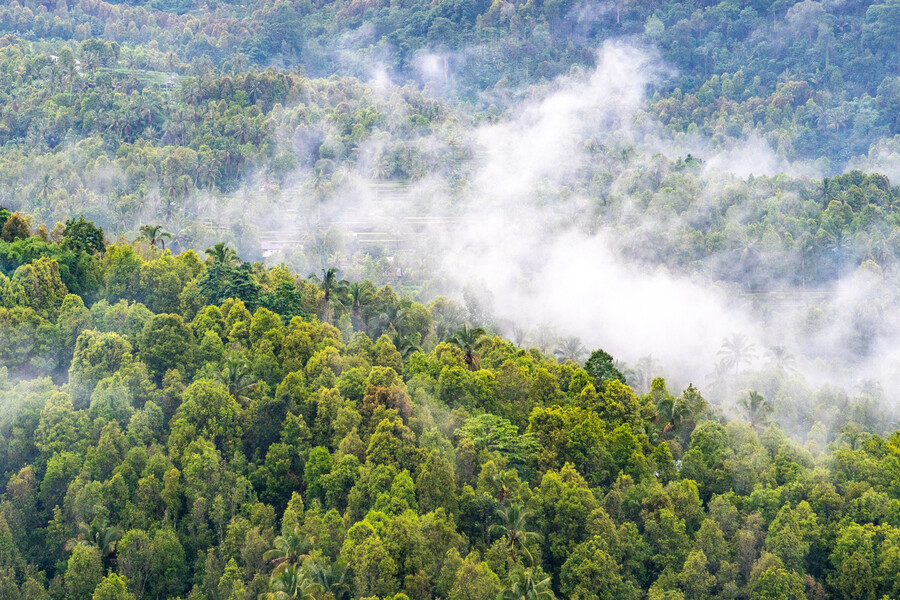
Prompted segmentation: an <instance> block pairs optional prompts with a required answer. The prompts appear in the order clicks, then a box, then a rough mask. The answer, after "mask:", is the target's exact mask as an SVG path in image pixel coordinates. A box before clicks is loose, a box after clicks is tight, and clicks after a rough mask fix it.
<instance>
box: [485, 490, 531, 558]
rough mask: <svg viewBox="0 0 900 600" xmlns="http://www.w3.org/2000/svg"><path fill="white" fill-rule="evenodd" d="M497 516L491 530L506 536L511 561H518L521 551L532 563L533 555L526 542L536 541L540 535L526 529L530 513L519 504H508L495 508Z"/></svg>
mask: <svg viewBox="0 0 900 600" xmlns="http://www.w3.org/2000/svg"><path fill="white" fill-rule="evenodd" d="M497 516H498V517H499V518H500V523H496V524H494V525H493V526H492V527H491V530H492V531H496V532H497V533H499V534H500V535H501V536H503V537H505V538H506V547H507V549H508V550H509V556H510V558H511V559H512V561H513V562H518V561H519V554H520V553H521V555H523V556H525V557H526V558H527V559H528V561H529V562H530V563H532V564H534V556H532V554H531V551H530V550H529V549H528V544H529V543H531V542H537V541H538V540H540V539H541V536H540V534H538V533H535V532H533V531H529V529H528V519H530V518H531V516H532V515H531V513H530V512H529V511H528V510H526V509H525V508H523V507H522V506H521V505H519V504H510V505H509V506H504V507H501V508H499V509H497Z"/></svg>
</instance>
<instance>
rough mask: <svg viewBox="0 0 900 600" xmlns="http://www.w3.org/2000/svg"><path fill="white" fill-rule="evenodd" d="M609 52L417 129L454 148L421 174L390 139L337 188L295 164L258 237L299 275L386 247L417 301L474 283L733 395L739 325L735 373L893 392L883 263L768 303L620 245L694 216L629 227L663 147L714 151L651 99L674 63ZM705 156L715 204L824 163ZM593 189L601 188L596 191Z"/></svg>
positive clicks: (892, 324)
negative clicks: (394, 160)
mask: <svg viewBox="0 0 900 600" xmlns="http://www.w3.org/2000/svg"><path fill="white" fill-rule="evenodd" d="M596 64H597V66H596V68H595V69H593V70H592V71H590V72H578V73H574V74H572V75H570V76H568V77H564V78H560V79H558V80H556V81H553V82H551V83H550V84H549V85H546V86H544V87H542V88H541V89H540V90H537V91H535V92H534V93H533V94H532V96H531V97H530V98H529V99H528V100H526V101H523V102H521V103H519V104H517V105H515V106H512V107H509V109H508V110H507V111H506V113H505V116H504V117H503V118H501V119H498V120H495V121H492V122H483V123H482V124H480V125H473V126H468V125H465V124H460V123H451V124H449V125H446V126H445V129H444V130H443V131H441V132H440V135H436V134H433V135H430V136H425V137H419V138H417V139H416V140H413V141H411V142H410V143H411V144H415V145H417V146H418V147H419V149H420V150H422V151H423V152H425V153H429V152H430V153H432V154H433V155H436V156H445V157H454V158H453V159H452V160H451V159H450V158H448V160H447V161H445V162H444V164H442V165H441V166H440V167H438V168H435V169H431V170H430V171H429V172H428V173H427V174H426V175H424V176H422V177H420V178H418V179H417V180H415V181H414V182H411V183H409V184H399V183H392V182H384V181H379V177H378V176H377V156H378V154H379V152H380V148H378V143H379V142H378V141H377V138H376V140H375V141H370V142H369V145H368V146H366V147H363V148H360V150H359V152H358V160H357V163H356V167H355V168H354V169H352V170H349V171H346V172H340V173H337V174H335V175H334V176H333V177H332V178H331V183H330V185H331V186H332V187H331V188H329V189H328V190H326V191H324V192H323V191H322V190H321V189H320V187H318V186H319V183H318V181H319V180H320V179H321V174H320V173H318V172H316V171H315V170H313V169H309V170H304V171H301V172H298V173H296V174H295V176H294V177H293V178H292V180H293V181H294V182H296V184H295V186H294V187H293V188H291V187H289V186H288V187H286V188H285V190H283V191H282V196H281V198H280V199H279V200H277V201H273V202H272V203H271V204H270V205H267V206H268V207H269V208H270V209H271V210H266V211H263V212H265V213H266V214H265V215H264V219H260V222H259V228H260V230H261V232H263V235H261V237H264V238H266V239H268V240H270V242H269V243H268V245H267V247H268V248H269V252H271V253H272V255H271V256H270V257H269V260H270V261H275V262H277V261H280V260H288V262H289V264H292V265H293V266H294V267H295V268H297V269H301V273H302V269H303V268H306V269H308V270H310V271H313V270H315V271H318V270H319V269H320V268H324V267H326V266H334V265H337V266H339V267H347V269H346V273H345V274H346V276H349V277H353V276H371V274H372V273H371V272H363V271H360V270H359V269H358V268H350V267H349V263H351V262H353V261H352V260H351V259H352V257H351V256H349V255H348V252H352V251H356V252H358V253H359V254H357V257H356V258H357V260H356V262H357V263H358V262H359V261H358V258H359V255H360V254H364V253H366V252H371V253H373V254H374V255H376V256H380V257H381V258H382V262H384V261H387V264H388V265H389V267H390V268H389V269H388V270H389V272H390V274H391V276H392V277H391V278H388V279H387V280H388V281H390V282H392V283H394V284H399V285H403V284H404V283H405V282H404V280H403V276H404V274H405V273H407V274H408V273H416V275H417V277H418V279H419V280H420V281H421V282H424V284H423V285H421V286H418V287H417V290H416V291H417V293H418V295H419V299H420V300H422V301H428V300H430V299H431V298H432V297H434V296H435V295H437V294H446V295H451V296H455V297H457V298H459V299H460V300H462V298H463V290H468V291H469V292H470V293H473V292H472V291H473V290H475V291H476V292H475V293H476V295H477V296H478V298H479V299H480V302H481V304H482V305H484V308H485V309H486V313H487V314H488V315H490V322H489V323H487V325H490V326H492V327H493V328H495V329H497V330H500V331H501V332H502V333H504V334H506V335H508V336H510V337H515V335H514V330H515V331H521V330H527V331H531V332H537V331H540V330H543V331H547V330H552V331H553V332H555V334H556V335H558V336H560V337H570V336H577V337H579V338H580V339H581V340H582V342H583V343H584V344H585V346H586V347H587V348H589V349H594V348H599V347H602V348H604V349H605V350H607V351H608V352H610V353H611V354H612V355H613V356H614V357H616V358H617V359H619V360H621V361H624V362H626V363H630V364H637V363H639V362H642V364H643V365H644V367H643V368H644V371H648V370H649V371H650V372H644V373H643V376H642V380H647V379H649V377H651V376H655V375H665V376H666V377H667V378H668V382H669V387H670V389H672V390H673V391H674V390H680V389H682V388H684V387H686V386H687V385H688V384H689V383H693V384H694V385H696V386H697V387H699V388H700V389H701V391H702V392H704V393H705V394H708V395H711V396H719V399H722V400H726V401H728V402H727V403H730V402H733V401H734V399H735V398H737V397H738V396H739V395H740V394H742V393H744V394H745V392H746V389H745V388H744V387H743V386H744V385H748V386H749V385H752V384H755V383H757V382H758V380H754V379H752V378H750V379H747V378H744V379H740V378H738V377H736V378H735V380H734V381H733V382H732V384H731V385H729V386H726V389H727V392H723V391H722V390H721V389H718V390H717V385H718V384H717V369H718V372H719V375H721V372H722V371H723V370H724V367H723V366H722V365H721V364H720V363H721V359H722V352H721V349H722V345H723V341H724V340H726V339H730V340H734V336H735V335H739V336H745V337H746V343H747V344H752V346H753V349H752V351H750V352H748V353H747V357H746V362H745V363H740V362H739V363H738V364H737V365H736V366H734V367H732V369H730V370H729V372H730V371H731V370H733V371H735V375H736V376H737V375H739V374H740V371H741V370H746V371H750V370H754V369H762V370H764V369H765V368H768V367H767V365H774V364H776V363H779V364H781V362H783V360H781V361H780V360H779V359H777V356H782V357H783V356H784V355H788V356H790V357H791V358H790V360H789V362H790V368H789V370H790V371H792V372H797V373H798V374H800V375H801V376H802V377H804V378H805V380H806V382H807V384H808V385H809V386H810V387H813V388H815V387H819V386H822V385H825V384H828V385H836V386H839V387H843V388H844V389H845V390H847V394H850V395H852V394H855V393H858V392H859V390H860V389H862V388H865V389H871V387H872V384H871V382H872V381H875V382H877V383H876V384H875V387H876V388H877V389H879V390H880V392H879V395H882V396H884V397H886V399H888V400H890V401H891V402H893V400H894V398H893V397H892V396H893V394H892V390H893V389H895V387H896V386H894V385H893V383H896V379H897V375H896V374H897V373H898V372H900V369H898V366H900V354H898V352H897V350H896V348H898V347H900V344H898V343H897V342H898V341H900V324H898V323H897V321H896V319H895V318H893V317H891V316H890V315H891V313H892V311H891V310H890V307H891V302H892V301H893V296H894V292H893V289H892V288H891V286H889V285H887V284H886V283H885V282H884V281H883V277H882V275H881V273H880V272H879V270H878V269H869V270H863V269H860V272H858V273H856V274H851V275H849V276H848V277H846V278H844V279H843V280H839V281H838V283H837V285H835V286H832V287H831V288H828V289H818V290H815V291H812V292H810V291H807V290H801V289H799V288H792V289H784V288H783V286H782V288H781V289H780V290H779V292H780V295H779V296H778V297H777V299H776V300H775V301H773V300H772V298H771V297H770V296H769V295H767V294H765V293H760V294H756V295H751V294H746V293H743V292H742V291H741V290H739V289H737V288H736V286H734V285H726V284H722V283H716V278H714V277H711V276H703V275H700V274H697V273H693V274H689V273H677V272H673V271H672V270H671V269H669V268H667V267H666V266H664V265H662V264H650V263H648V262H647V261H640V262H637V261H634V260H631V259H629V258H626V257H625V256H624V255H623V253H622V252H621V248H623V247H630V248H632V249H634V248H635V247H636V246H637V247H639V248H641V249H646V250H648V251H651V250H653V246H655V245H657V244H658V243H660V244H661V241H662V240H663V239H664V238H665V236H666V235H668V232H670V231H672V230H673V229H675V228H677V227H679V226H681V223H680V222H679V220H678V218H673V217H672V216H671V215H670V214H667V213H661V214H660V215H659V216H658V217H657V218H654V217H653V215H652V211H648V212H639V214H640V215H641V216H640V222H639V223H636V224H634V226H632V225H631V224H630V223H631V222H632V221H633V220H634V214H633V213H634V212H635V211H633V210H632V209H633V208H634V207H637V206H643V204H642V203H643V202H645V199H643V198H641V197H639V196H637V195H633V194H632V193H631V192H630V189H631V186H630V184H629V181H632V180H633V179H634V178H637V177H641V176H643V175H644V174H646V173H649V172H652V171H653V170H654V169H656V168H657V166H658V164H659V163H660V160H663V161H673V160H677V159H683V158H684V157H685V156H686V155H689V154H691V153H693V154H694V156H703V155H704V153H706V152H708V146H707V144H706V143H705V142H704V140H702V139H700V138H698V137H696V136H694V137H693V138H688V137H687V136H678V137H677V139H676V137H674V136H671V135H667V134H666V133H664V132H663V131H661V129H660V127H659V126H658V125H657V124H656V123H655V122H653V121H652V119H649V118H648V117H647V113H646V112H644V110H643V109H644V108H645V107H646V103H647V89H648V86H650V85H651V84H654V83H657V82H659V81H661V80H662V79H663V78H665V77H666V73H667V71H666V68H665V65H663V64H662V63H661V61H660V59H659V58H658V56H657V55H656V54H655V53H654V52H653V51H651V50H647V49H643V48H637V47H634V46H630V45H628V44H623V43H607V44H605V45H604V46H603V47H602V48H601V49H600V50H599V51H598V57H597V63H596ZM385 85H387V84H385V83H384V82H382V87H384V86H385ZM387 93H388V92H387V90H384V89H382V90H380V91H379V94H380V95H385V94H387ZM466 150H468V154H467V152H466ZM460 157H462V158H460ZM707 158H708V160H707V161H706V162H705V164H704V167H703V168H702V169H699V170H697V171H695V172H694V174H693V175H692V176H693V177H696V178H697V179H698V180H700V181H702V182H703V188H702V190H700V191H698V194H703V195H705V197H707V198H708V200H709V202H713V198H714V197H715V196H716V195H717V194H724V193H727V192H728V189H729V186H730V185H732V184H733V183H734V182H735V181H737V180H742V179H746V178H747V177H748V176H751V175H766V174H768V175H775V174H777V173H780V172H787V173H788V174H790V175H792V176H800V177H803V176H815V175H817V174H818V173H820V171H818V170H817V169H816V166H815V165H792V164H790V163H788V162H787V161H785V160H784V159H782V158H781V157H779V156H778V155H777V154H776V153H775V152H773V151H772V150H771V148H770V147H769V146H768V145H767V144H766V143H765V141H764V140H759V139H748V140H747V144H746V145H745V146H743V147H739V148H734V149H732V150H731V151H728V152H724V153H723V152H718V153H715V154H712V153H711V154H709V155H708V157H707ZM614 161H615V162H617V163H618V164H619V166H618V167H617V168H616V169H610V170H609V172H610V173H611V175H610V177H612V180H611V181H605V182H603V185H600V186H593V185H592V184H593V183H594V182H595V181H596V180H597V179H599V178H600V177H599V176H598V172H599V170H598V165H602V164H604V163H606V162H614ZM622 165H624V166H622ZM600 170H602V169H600ZM660 177H662V175H660ZM591 178H593V180H591ZM586 179H587V180H588V181H587V182H586V181H585V180H586ZM254 185H257V184H254ZM594 187H597V189H599V190H600V191H598V192H596V193H591V192H590V191H588V192H587V193H585V190H591V189H593V188H594ZM613 199H614V200H615V201H614V202H613ZM643 210H644V209H643V208H642V209H641V211H643ZM342 248H343V249H347V248H351V250H349V251H348V252H345V253H342V252H341V249H342ZM648 254H652V252H648ZM298 257H300V258H298ZM291 261H293V263H292V262H291ZM723 268H724V269H730V270H731V273H730V275H731V276H730V277H728V278H726V279H727V280H729V281H740V280H741V275H740V273H739V270H740V269H743V268H745V265H744V264H742V263H740V262H739V261H734V262H733V264H729V263H725V264H724V265H721V264H720V265H719V269H723ZM763 270H765V266H763ZM302 274H305V273H302ZM776 348H777V350H774V349H776ZM648 357H650V358H648ZM717 364H718V365H719V366H718V367H717ZM782 367H783V365H781V366H780V367H779V368H782ZM864 382H870V383H869V384H865V383H864ZM640 385H641V384H639V387H640ZM866 385H868V387H866ZM861 386H862V387H861ZM770 393H772V394H774V393H783V392H777V391H776V390H774V389H773V390H770ZM726 396H727V397H726Z"/></svg>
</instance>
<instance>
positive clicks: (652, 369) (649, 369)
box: [625, 354, 661, 394]
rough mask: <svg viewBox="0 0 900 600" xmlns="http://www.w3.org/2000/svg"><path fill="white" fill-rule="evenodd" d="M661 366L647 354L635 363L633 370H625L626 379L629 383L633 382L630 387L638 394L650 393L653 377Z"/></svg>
mask: <svg viewBox="0 0 900 600" xmlns="http://www.w3.org/2000/svg"><path fill="white" fill-rule="evenodd" d="M660 369H661V366H660V364H659V361H658V360H656V359H655V358H653V355H652V354H648V355H647V356H645V357H644V358H642V359H640V360H639V361H637V363H636V364H635V365H634V368H633V369H626V371H628V373H627V374H626V377H625V378H626V379H627V380H628V382H629V383H632V382H633V385H632V387H633V388H634V389H635V391H637V392H639V393H640V394H646V393H647V392H649V391H650V386H651V385H652V383H653V376H654V375H655V374H657V373H659V371H660Z"/></svg>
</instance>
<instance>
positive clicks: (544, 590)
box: [500, 567, 556, 600]
mask: <svg viewBox="0 0 900 600" xmlns="http://www.w3.org/2000/svg"><path fill="white" fill-rule="evenodd" d="M541 575H544V573H541ZM500 598H501V600H555V599H556V596H555V595H554V594H553V589H552V588H551V587H550V576H549V575H548V576H547V577H544V578H543V579H536V578H535V572H534V569H523V568H522V567H516V568H513V569H512V570H511V571H510V572H509V576H508V577H507V578H506V589H505V590H503V593H502V594H501V595H500Z"/></svg>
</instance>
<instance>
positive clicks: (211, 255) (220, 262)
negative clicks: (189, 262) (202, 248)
mask: <svg viewBox="0 0 900 600" xmlns="http://www.w3.org/2000/svg"><path fill="white" fill-rule="evenodd" d="M206 256H207V259H206V260H207V262H208V263H210V264H211V265H212V266H224V267H234V266H237V265H238V264H239V263H240V262H241V259H240V258H238V255H237V252H235V251H234V250H233V249H231V248H229V247H228V246H226V245H225V244H224V243H222V242H219V243H218V244H216V245H215V246H213V247H212V248H207V249H206Z"/></svg>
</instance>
